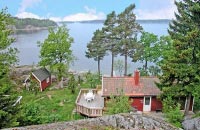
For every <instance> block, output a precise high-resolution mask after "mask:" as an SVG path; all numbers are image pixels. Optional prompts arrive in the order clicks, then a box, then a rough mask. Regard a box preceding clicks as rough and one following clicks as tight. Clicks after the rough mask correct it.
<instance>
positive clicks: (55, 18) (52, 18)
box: [49, 17, 62, 22]
mask: <svg viewBox="0 0 200 130" xmlns="http://www.w3.org/2000/svg"><path fill="white" fill-rule="evenodd" d="M49 19H50V20H52V21H55V22H61V21H62V18H61V17H49Z"/></svg>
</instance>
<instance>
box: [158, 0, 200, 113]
mask: <svg viewBox="0 0 200 130" xmlns="http://www.w3.org/2000/svg"><path fill="white" fill-rule="evenodd" d="M175 4H176V6H177V8H178V13H177V14H175V16H176V19H175V20H173V21H172V23H171V24H170V26H169V30H168V32H169V34H170V36H171V39H172V40H173V43H172V48H171V50H169V51H167V52H165V56H163V60H161V62H160V67H161V69H162V73H163V74H162V76H161V77H160V80H161V83H160V84H159V86H160V88H161V89H162V91H163V96H166V95H170V96H172V97H174V98H175V97H180V96H186V97H187V105H186V110H185V115H187V114H188V111H189V105H190V102H191V96H192V95H193V96H199V94H198V93H199V92H200V87H199V84H200V67H199V65H200V26H199V25H200V2H198V1H191V0H183V1H180V2H175Z"/></svg>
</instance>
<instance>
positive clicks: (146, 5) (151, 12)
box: [135, 0, 177, 19]
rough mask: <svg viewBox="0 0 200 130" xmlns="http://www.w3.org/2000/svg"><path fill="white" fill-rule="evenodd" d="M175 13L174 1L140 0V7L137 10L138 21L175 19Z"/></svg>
mask: <svg viewBox="0 0 200 130" xmlns="http://www.w3.org/2000/svg"><path fill="white" fill-rule="evenodd" d="M174 12H177V8H176V6H175V4H174V0H165V1H161V0H140V7H139V8H138V9H136V10H135V13H136V17H137V19H173V18H175V16H174Z"/></svg>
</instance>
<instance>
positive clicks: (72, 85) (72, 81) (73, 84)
mask: <svg viewBox="0 0 200 130" xmlns="http://www.w3.org/2000/svg"><path fill="white" fill-rule="evenodd" d="M76 86H77V82H76V80H75V78H74V75H73V74H72V75H71V76H70V78H69V82H68V88H69V89H70V90H71V93H72V94H74V93H75V91H76Z"/></svg>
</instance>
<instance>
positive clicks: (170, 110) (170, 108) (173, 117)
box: [163, 97, 183, 127]
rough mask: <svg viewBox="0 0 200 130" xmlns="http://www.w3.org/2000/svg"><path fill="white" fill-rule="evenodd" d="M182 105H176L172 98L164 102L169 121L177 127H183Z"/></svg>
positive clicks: (164, 110) (164, 109)
mask: <svg viewBox="0 0 200 130" xmlns="http://www.w3.org/2000/svg"><path fill="white" fill-rule="evenodd" d="M180 107H181V105H180V104H179V103H175V102H174V101H173V100H172V98H171V97H167V98H166V99H164V100H163V112H164V114H165V116H166V118H167V120H168V121H169V122H170V123H172V124H173V125H174V126H176V127H181V122H182V121H183V113H182V112H181V111H180Z"/></svg>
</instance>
